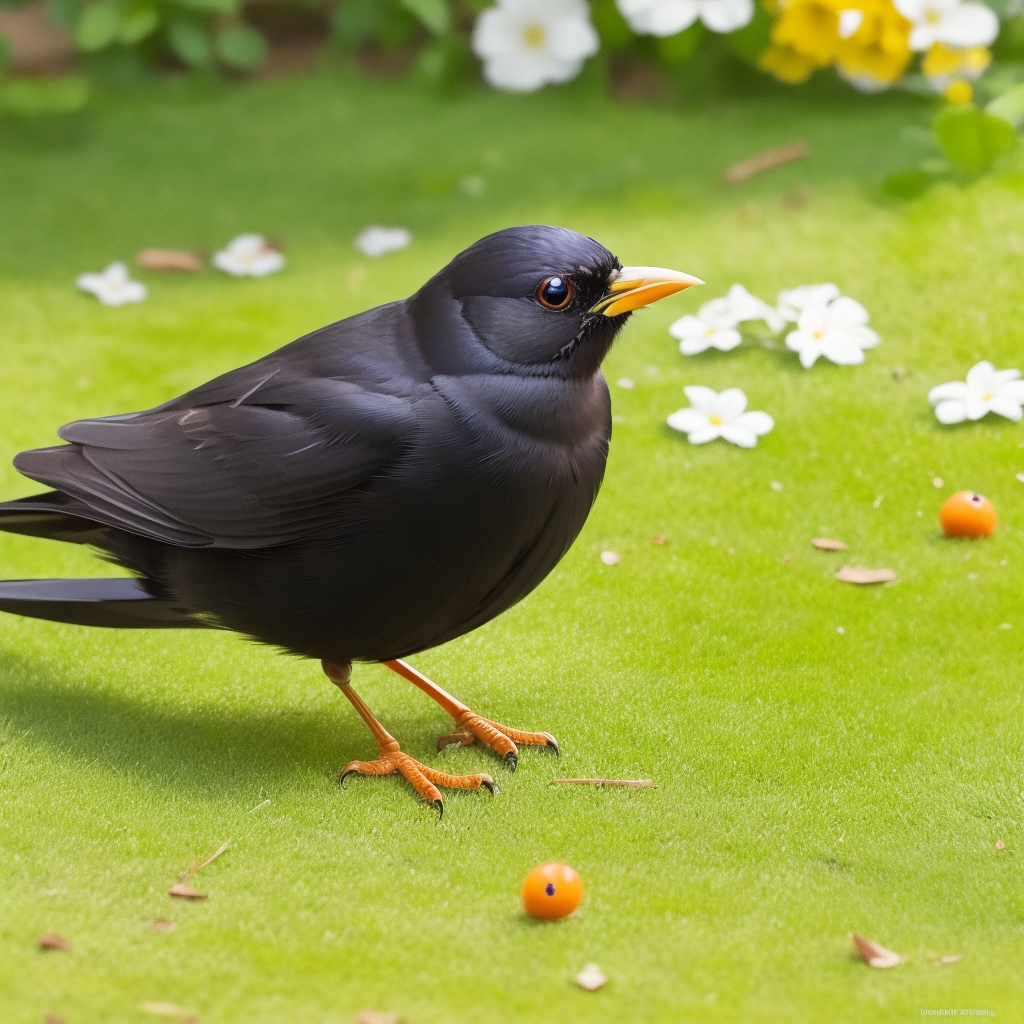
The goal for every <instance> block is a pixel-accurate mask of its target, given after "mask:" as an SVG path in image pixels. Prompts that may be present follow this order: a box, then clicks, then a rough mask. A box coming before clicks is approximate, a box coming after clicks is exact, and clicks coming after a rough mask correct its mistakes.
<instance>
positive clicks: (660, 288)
mask: <svg viewBox="0 0 1024 1024" xmlns="http://www.w3.org/2000/svg"><path fill="white" fill-rule="evenodd" d="M703 283H704V282H703V281H702V280H701V279H700V278H699V277H694V276H693V275H692V274H684V273H683V272H682V271H680V270H666V269H665V268H664V267H623V268H622V269H621V270H619V271H618V272H617V273H616V274H615V275H614V276H613V277H612V278H611V280H610V281H609V282H608V293H607V294H606V295H605V296H604V297H603V298H602V299H601V301H600V302H598V303H597V304H596V305H595V306H593V307H592V308H591V310H590V312H591V313H604V315H605V316H618V315H619V314H620V313H628V312H629V311H630V310H634V309H640V307H641V306H647V305H649V304H650V303H652V302H657V301H658V299H663V298H665V296H667V295H674V294H675V293H676V292H681V291H683V289H685V288H692V287H693V286H694V285H697V284H703Z"/></svg>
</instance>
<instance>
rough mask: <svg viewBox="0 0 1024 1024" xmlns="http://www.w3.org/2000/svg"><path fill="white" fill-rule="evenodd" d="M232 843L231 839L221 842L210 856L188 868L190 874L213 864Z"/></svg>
mask: <svg viewBox="0 0 1024 1024" xmlns="http://www.w3.org/2000/svg"><path fill="white" fill-rule="evenodd" d="M230 845H231V840H230V839H226V840H225V841H224V842H223V843H221V844H220V846H218V847H217V849H216V850H214V851H213V853H211V854H210V856H209V857H207V858H206V859H205V860H201V861H199V862H198V863H196V864H193V865H192V867H190V868H189V869H188V873H189V874H190V875H194V874H195V873H196V872H197V871H202V870H203V868H205V867H207V865H209V864H212V863H213V862H214V861H215V860H216V859H217V858H218V857H219V856H220V855H221V854H222V853H223V852H224V851H225V850H226V849H227V848H228V847H229V846H230Z"/></svg>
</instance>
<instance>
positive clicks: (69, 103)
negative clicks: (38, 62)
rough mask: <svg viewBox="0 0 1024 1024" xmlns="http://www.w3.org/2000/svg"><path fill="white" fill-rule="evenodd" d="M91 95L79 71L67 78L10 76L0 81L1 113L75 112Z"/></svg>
mask: <svg viewBox="0 0 1024 1024" xmlns="http://www.w3.org/2000/svg"><path fill="white" fill-rule="evenodd" d="M88 99H89V86H88V84H87V83H86V81H85V79H84V78H82V77H81V76H79V75H66V76H65V77H64V78H8V79H5V80H4V82H3V83H0V114H7V115H10V116H12V117H41V116H44V115H46V114H72V113H74V112H75V111H76V110H81V109H82V107H84V106H85V104H86V102H87V101H88Z"/></svg>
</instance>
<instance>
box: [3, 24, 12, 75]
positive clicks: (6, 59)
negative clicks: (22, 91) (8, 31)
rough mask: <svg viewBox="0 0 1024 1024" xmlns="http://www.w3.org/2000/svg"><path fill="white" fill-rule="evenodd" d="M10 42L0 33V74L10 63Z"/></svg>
mask: <svg viewBox="0 0 1024 1024" xmlns="http://www.w3.org/2000/svg"><path fill="white" fill-rule="evenodd" d="M12 49H13V47H12V46H11V41H10V40H9V39H8V38H7V36H5V35H4V34H3V33H2V32H0V72H2V71H3V69H4V68H5V67H7V65H8V64H9V63H10V62H11V51H12Z"/></svg>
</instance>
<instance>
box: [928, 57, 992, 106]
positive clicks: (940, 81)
mask: <svg viewBox="0 0 1024 1024" xmlns="http://www.w3.org/2000/svg"><path fill="white" fill-rule="evenodd" d="M991 63H992V54H991V52H990V51H989V50H988V49H987V47H984V46H947V45H946V44H945V43H934V44H933V45H932V46H930V47H929V48H928V52H927V53H926V54H925V55H924V60H923V61H922V62H921V70H922V71H923V72H924V74H925V77H926V78H927V79H928V82H929V83H930V84H931V87H932V88H933V89H934V90H935V91H936V92H941V93H943V95H945V97H946V99H947V100H949V102H950V103H970V102H971V99H972V97H973V96H974V90H973V89H972V88H971V82H973V81H974V80H975V79H976V78H980V77H981V75H982V73H983V72H984V71H985V69H986V68H987V67H988V66H989V64H991Z"/></svg>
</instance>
